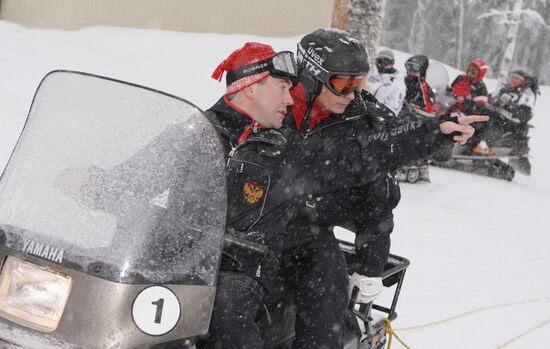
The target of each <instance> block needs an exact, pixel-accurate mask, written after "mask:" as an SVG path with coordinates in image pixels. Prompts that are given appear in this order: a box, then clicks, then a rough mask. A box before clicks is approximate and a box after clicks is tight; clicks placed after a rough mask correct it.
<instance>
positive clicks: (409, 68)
mask: <svg viewBox="0 0 550 349" xmlns="http://www.w3.org/2000/svg"><path fill="white" fill-rule="evenodd" d="M405 69H407V71H412V72H415V73H418V72H420V71H421V70H422V68H421V67H420V65H418V64H416V63H414V62H406V63H405Z"/></svg>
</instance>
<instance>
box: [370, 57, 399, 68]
mask: <svg viewBox="0 0 550 349" xmlns="http://www.w3.org/2000/svg"><path fill="white" fill-rule="evenodd" d="M374 62H375V63H376V66H378V67H381V68H383V67H385V66H387V65H390V64H394V63H395V62H394V61H393V59H390V58H388V57H378V58H376V59H375V61H374Z"/></svg>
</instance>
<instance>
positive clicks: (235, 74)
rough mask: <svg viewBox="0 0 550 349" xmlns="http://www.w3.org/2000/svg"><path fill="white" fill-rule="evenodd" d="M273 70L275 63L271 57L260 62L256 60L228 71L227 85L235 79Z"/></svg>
mask: <svg viewBox="0 0 550 349" xmlns="http://www.w3.org/2000/svg"><path fill="white" fill-rule="evenodd" d="M272 70H273V63H272V61H271V58H270V59H267V60H263V61H260V62H255V63H252V64H248V65H245V66H243V67H240V68H239V69H235V70H232V71H229V72H227V77H226V80H227V86H229V85H231V84H232V83H234V82H235V81H237V80H240V79H242V78H244V77H247V76H250V75H255V74H259V73H263V72H266V71H272Z"/></svg>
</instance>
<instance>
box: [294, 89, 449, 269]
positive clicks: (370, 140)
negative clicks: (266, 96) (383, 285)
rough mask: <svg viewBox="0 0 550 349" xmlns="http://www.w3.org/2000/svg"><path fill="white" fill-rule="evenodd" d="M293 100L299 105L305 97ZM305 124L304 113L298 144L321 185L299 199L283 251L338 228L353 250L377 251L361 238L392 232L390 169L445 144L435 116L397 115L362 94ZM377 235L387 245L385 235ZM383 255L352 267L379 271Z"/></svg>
mask: <svg viewBox="0 0 550 349" xmlns="http://www.w3.org/2000/svg"><path fill="white" fill-rule="evenodd" d="M294 97H295V98H294V103H295V104H296V103H305V96H301V97H300V96H296V95H294ZM300 98H301V100H300ZM288 121H290V125H291V126H292V127H295V128H296V124H295V123H294V122H292V120H288ZM307 123H308V120H307V116H306V118H305V121H303V122H302V126H301V130H300V134H301V136H302V146H303V147H304V149H305V152H306V153H307V154H308V156H309V157H312V158H313V159H314V160H313V161H312V164H311V169H310V175H313V176H314V177H315V178H316V181H317V182H318V183H321V185H320V186H319V187H317V188H318V191H312V192H309V193H307V194H306V195H304V196H302V197H301V202H299V203H298V207H299V211H298V213H297V216H296V217H295V218H294V219H293V220H292V222H291V223H290V226H289V237H288V238H287V241H286V242H285V245H286V248H291V247H292V246H296V245H300V244H303V243H308V242H310V241H312V240H315V239H317V238H318V237H319V236H320V235H322V234H327V229H328V230H330V227H332V226H335V225H338V226H343V227H346V228H349V229H351V230H352V231H354V232H355V233H356V250H357V252H358V254H360V255H361V254H368V253H373V251H376V250H378V249H380V248H379V247H377V246H376V244H367V242H369V240H371V241H372V239H373V237H377V236H378V237H379V236H380V235H389V233H390V232H391V231H392V229H393V215H392V213H391V211H392V209H393V208H394V207H395V206H396V205H397V203H398V202H399V198H400V193H399V187H398V186H397V182H396V181H395V178H393V177H392V176H391V173H393V172H394V171H395V170H396V169H398V168H399V167H401V166H403V165H407V164H409V163H412V162H414V161H415V160H417V159H425V158H426V157H428V155H430V154H432V153H433V152H434V151H436V150H438V149H440V148H441V147H443V146H450V145H451V144H452V141H450V140H449V138H448V137H446V136H444V135H442V134H441V133H440V131H439V120H438V119H437V118H425V119H422V120H420V119H419V120H414V121H406V120H403V119H399V118H397V117H396V116H395V114H393V112H391V110H389V109H388V108H387V107H385V106H384V105H383V104H381V103H379V102H378V101H377V100H376V98H375V97H374V96H372V95H371V94H370V93H368V92H366V91H363V92H362V93H361V94H360V95H357V97H356V98H355V99H354V100H353V101H352V102H351V103H350V105H349V106H348V107H347V109H346V110H345V112H344V113H343V114H341V115H336V114H331V115H330V116H329V117H328V118H326V119H324V120H322V121H320V122H319V123H317V124H315V125H314V127H313V128H311V129H308V128H307V127H306V126H307ZM388 174H390V175H388ZM312 190H315V189H312ZM381 240H384V241H385V242H384V244H389V237H388V236H386V238H383V239H381ZM368 249H370V250H371V251H370V252H369V251H368ZM387 250H388V251H389V246H387ZM386 259H387V253H386V256H385V257H384V256H381V257H380V261H379V263H378V264H379V265H377V266H376V267H373V266H370V267H369V266H368V265H366V264H363V265H362V266H360V269H361V270H359V271H360V272H362V273H363V274H366V275H368V276H379V275H380V273H381V268H383V265H384V263H385V260H386ZM370 260H372V259H370ZM365 262H366V260H365ZM375 274H378V275H375Z"/></svg>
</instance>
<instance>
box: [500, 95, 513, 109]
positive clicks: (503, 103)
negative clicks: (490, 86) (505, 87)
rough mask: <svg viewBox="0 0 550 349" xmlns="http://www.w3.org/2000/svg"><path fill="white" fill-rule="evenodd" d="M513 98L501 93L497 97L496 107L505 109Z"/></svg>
mask: <svg viewBox="0 0 550 349" xmlns="http://www.w3.org/2000/svg"><path fill="white" fill-rule="evenodd" d="M513 99H514V98H513V97H512V95H511V94H509V93H503V94H501V95H500V96H499V97H498V101H497V105H499V106H501V107H506V106H507V105H509V104H511V103H512V102H513Z"/></svg>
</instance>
